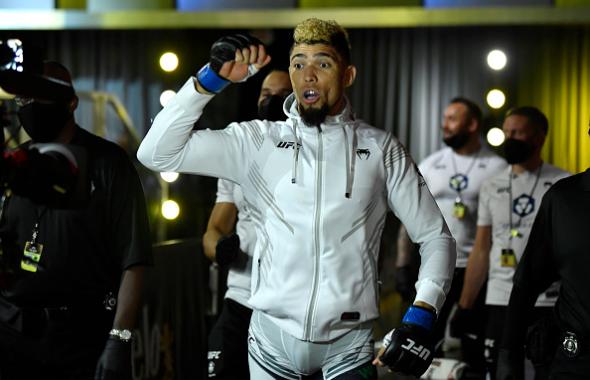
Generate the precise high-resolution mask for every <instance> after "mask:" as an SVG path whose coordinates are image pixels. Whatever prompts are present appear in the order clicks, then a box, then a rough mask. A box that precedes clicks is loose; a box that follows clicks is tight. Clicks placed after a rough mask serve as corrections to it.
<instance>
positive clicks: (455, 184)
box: [449, 149, 481, 201]
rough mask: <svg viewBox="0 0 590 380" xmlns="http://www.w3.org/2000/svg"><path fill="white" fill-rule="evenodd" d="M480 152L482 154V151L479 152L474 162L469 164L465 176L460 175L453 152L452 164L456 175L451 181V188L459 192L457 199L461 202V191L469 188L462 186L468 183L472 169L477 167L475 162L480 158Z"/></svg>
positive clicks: (474, 157)
mask: <svg viewBox="0 0 590 380" xmlns="http://www.w3.org/2000/svg"><path fill="white" fill-rule="evenodd" d="M479 152H481V149H480V150H478V151H477V153H476V154H475V155H474V156H473V160H471V164H469V167H468V168H467V171H466V172H465V174H463V173H459V170H457V163H456V162H455V152H451V163H452V164H453V170H454V172H455V174H454V175H453V176H452V177H451V179H450V180H449V184H450V185H451V188H452V189H453V190H455V191H456V192H457V197H458V200H459V201H460V200H461V191H463V190H464V189H465V188H467V185H465V187H464V188H463V187H462V186H461V184H462V183H466V181H467V180H468V177H467V176H468V175H469V173H470V172H471V169H473V167H474V166H475V161H477V157H479Z"/></svg>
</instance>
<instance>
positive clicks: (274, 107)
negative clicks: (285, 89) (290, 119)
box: [258, 95, 287, 121]
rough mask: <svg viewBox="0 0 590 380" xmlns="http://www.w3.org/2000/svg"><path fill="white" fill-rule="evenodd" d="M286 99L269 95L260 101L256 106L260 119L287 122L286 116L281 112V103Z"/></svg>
mask: <svg viewBox="0 0 590 380" xmlns="http://www.w3.org/2000/svg"><path fill="white" fill-rule="evenodd" d="M286 98H287V97H286V96H280V95H271V96H267V97H266V98H264V99H262V101H261V102H260V104H259V105H258V116H259V117H260V119H262V120H270V121H279V120H287V115H285V112H283V103H284V102H285V99H286Z"/></svg>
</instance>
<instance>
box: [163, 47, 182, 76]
mask: <svg viewBox="0 0 590 380" xmlns="http://www.w3.org/2000/svg"><path fill="white" fill-rule="evenodd" d="M160 67H161V68H162V70H164V71H166V72H171V71H174V70H176V68H177V67H178V56H177V55H176V54H174V53H172V52H171V51H168V52H166V53H164V54H162V56H161V57H160Z"/></svg>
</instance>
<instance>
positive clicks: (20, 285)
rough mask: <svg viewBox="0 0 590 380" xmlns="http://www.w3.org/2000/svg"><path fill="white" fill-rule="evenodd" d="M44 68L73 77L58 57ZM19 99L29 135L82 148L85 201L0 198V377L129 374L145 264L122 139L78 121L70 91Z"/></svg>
mask: <svg viewBox="0 0 590 380" xmlns="http://www.w3.org/2000/svg"><path fill="white" fill-rule="evenodd" d="M44 75H45V76H47V77H50V78H55V79H58V80H62V81H64V82H67V83H70V84H71V76H70V74H69V72H68V70H67V69H66V68H65V67H63V66H62V65H60V64H58V63H56V62H46V63H45V64H44ZM17 103H19V105H20V109H19V119H20V120H21V124H22V125H23V128H24V129H25V130H26V131H27V133H28V134H29V136H31V139H32V142H33V143H49V142H54V143H61V144H68V145H69V146H71V147H72V149H74V148H76V149H80V150H83V151H84V152H85V156H86V162H87V165H86V170H87V171H86V174H85V175H86V178H87V180H88V188H89V199H88V200H87V203H85V204H84V205H83V206H80V207H77V208H58V207H54V206H52V205H44V204H37V203H35V202H33V201H32V200H31V199H28V198H25V197H22V196H18V195H12V196H11V197H10V198H9V199H8V201H7V202H6V203H5V205H4V212H3V215H2V220H1V221H0V236H1V237H2V245H3V251H2V259H3V261H4V267H5V268H4V278H8V280H7V281H4V283H2V284H0V378H2V380H10V379H94V378H96V379H100V380H103V379H113V378H116V379H130V378H131V340H130V339H131V329H132V328H133V327H134V324H135V321H136V315H137V311H138V309H139V305H140V295H141V289H142V285H143V272H144V268H145V266H146V265H151V264H152V255H151V244H150V231H149V226H148V221H147V213H146V207H145V200H144V196H143V191H142V188H141V184H140V182H139V178H138V176H137V173H136V171H135V169H134V167H133V165H132V163H131V161H130V160H129V158H128V156H127V154H126V153H125V152H124V151H123V150H122V149H121V148H120V147H118V146H117V145H115V144H113V143H111V142H108V141H106V140H104V139H102V138H100V137H97V136H95V135H93V134H91V133H89V132H87V131H85V130H84V129H82V128H80V127H79V126H77V125H76V122H75V120H74V116H73V112H74V110H75V109H76V107H77V105H78V99H77V97H76V96H75V95H74V96H73V98H72V99H70V101H69V102H48V101H45V100H40V99H22V98H21V99H17ZM33 186H34V184H33Z"/></svg>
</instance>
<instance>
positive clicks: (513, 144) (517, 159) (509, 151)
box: [504, 139, 535, 165]
mask: <svg viewBox="0 0 590 380" xmlns="http://www.w3.org/2000/svg"><path fill="white" fill-rule="evenodd" d="M534 151H535V146H534V145H533V144H531V143H528V142H526V141H522V140H517V139H506V141H504V155H505V157H506V161H507V162H508V163H509V164H511V165H512V164H520V163H522V162H525V161H526V160H528V159H529V158H531V156H532V155H533V152H534Z"/></svg>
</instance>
